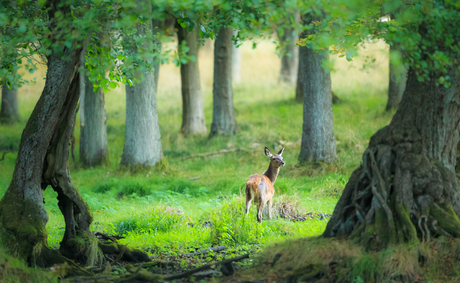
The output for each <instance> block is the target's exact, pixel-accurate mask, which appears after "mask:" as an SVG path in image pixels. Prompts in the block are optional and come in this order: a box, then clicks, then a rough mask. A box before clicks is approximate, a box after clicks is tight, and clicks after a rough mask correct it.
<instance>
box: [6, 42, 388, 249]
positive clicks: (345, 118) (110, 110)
mask: <svg viewBox="0 0 460 283" xmlns="http://www.w3.org/2000/svg"><path fill="white" fill-rule="evenodd" d="M166 47H167V46H166ZM242 48H243V49H242V56H243V57H242V62H243V66H242V78H243V81H242V82H241V84H238V85H235V86H234V103H235V109H236V119H237V122H238V128H239V130H238V133H237V135H235V136H231V137H214V138H212V139H209V138H208V137H207V136H204V137H201V136H198V137H187V138H186V137H184V136H182V135H181V134H180V125H181V98H180V84H178V82H179V81H180V79H179V70H178V69H177V68H176V67H174V66H172V65H164V66H162V68H161V71H160V83H159V94H158V97H157V99H158V109H159V119H160V129H161V135H162V146H163V151H164V156H165V162H164V163H163V164H162V166H161V168H153V169H151V170H150V171H148V170H145V171H144V172H138V173H137V174H132V173H130V172H128V171H126V170H119V163H120V158H121V155H122V151H123V142H124V128H125V126H124V123H125V105H124V103H125V96H124V89H116V90H113V91H111V92H109V93H107V94H106V100H105V101H106V108H107V131H108V146H109V154H110V161H111V166H107V167H100V168H93V169H82V168H81V167H80V165H79V164H78V163H75V162H72V161H71V162H70V167H71V172H72V178H73V182H74V184H75V186H76V187H77V188H78V189H79V191H80V193H81V194H82V195H83V197H84V199H85V200H86V201H87V202H88V204H89V206H90V207H91V209H92V211H93V212H94V222H93V225H92V229H93V230H94V231H105V232H107V233H109V234H120V235H124V236H125V237H126V239H124V240H122V242H123V243H127V244H130V245H132V246H136V247H140V248H144V249H145V250H147V251H149V252H151V253H156V254H167V255H178V254H181V253H184V252H188V251H191V250H196V249H199V248H207V247H209V246H211V245H222V244H223V245H227V246H229V247H231V248H232V249H233V250H234V251H235V252H236V251H238V250H239V249H246V250H249V249H256V250H257V249H259V248H260V247H263V246H265V245H267V244H273V243H275V242H280V241H284V240H286V239H295V238H300V237H308V236H315V235H320V234H321V233H322V232H323V231H324V229H325V226H326V221H324V220H322V221H320V220H309V221H306V222H296V223H294V222H289V221H285V220H282V219H273V220H266V221H264V222H263V224H262V225H260V224H258V223H256V216H255V214H256V211H255V207H254V206H253V207H252V209H251V211H250V216H249V218H245V217H244V184H245V181H246V180H247V177H248V176H249V175H251V174H253V173H262V172H263V171H264V170H265V169H266V167H267V166H268V162H267V161H268V160H267V158H266V156H265V155H264V154H263V148H264V147H265V146H268V147H269V148H273V147H274V146H275V145H276V146H278V147H279V145H280V144H281V143H282V144H284V145H285V147H286V149H285V151H284V160H285V162H286V164H287V165H286V166H285V167H283V168H282V169H281V172H280V175H279V178H278V180H277V182H276V185H275V189H276V193H275V196H274V201H275V203H278V205H279V204H280V203H285V204H286V203H291V204H292V205H294V206H295V207H294V208H293V209H294V210H296V211H297V212H298V213H304V212H310V211H315V212H325V213H332V212H333V209H334V207H335V204H336V203H337V201H338V199H339V197H340V195H341V192H342V190H343V188H344V187H345V184H346V183H347V181H348V178H349V176H350V174H351V172H352V171H353V170H354V169H355V168H356V167H357V166H359V164H360V162H361V155H362V153H363V151H364V149H365V148H366V147H367V144H368V142H369V139H370V137H371V136H372V134H373V133H375V132H376V131H377V130H378V129H380V128H381V127H383V126H385V125H386V124H388V123H389V121H390V119H391V117H392V113H385V112H384V107H385V104H386V89H387V85H388V67H387V65H388V56H387V55H388V54H387V50H386V48H387V47H386V46H385V45H384V44H382V43H378V44H375V45H371V46H369V48H367V49H366V52H368V53H372V54H375V56H376V58H377V60H376V63H375V65H376V66H375V68H374V69H366V70H360V67H361V65H360V64H361V63H362V60H360V59H359V58H357V59H356V60H355V62H353V63H351V64H350V63H348V62H346V61H344V60H341V59H338V58H333V61H334V62H335V71H334V72H333V73H332V81H333V90H334V92H335V93H336V94H337V95H338V96H339V97H340V98H341V99H342V101H343V102H342V103H341V104H339V105H334V106H333V111H334V130H335V136H336V140H337V151H338V161H337V163H336V164H335V165H334V166H312V165H302V166H301V165H298V164H297V156H298V154H299V151H300V138H301V134H302V132H301V129H302V111H303V110H302V105H299V104H296V103H295V102H294V101H293V97H294V91H295V89H294V87H293V86H289V85H279V84H278V83H277V76H278V70H279V59H278V58H277V57H276V55H275V54H274V49H275V46H274V45H273V44H271V43H267V42H261V43H260V44H259V45H258V48H257V49H255V50H252V49H251V47H250V44H245V45H243V47H242ZM382 50H383V51H382ZM200 52H201V53H200V69H201V74H200V75H201V78H202V91H203V99H204V106H205V116H206V125H207V127H208V129H209V128H210V124H211V120H212V53H211V52H212V50H211V49H209V47H203V48H202V49H201V50H200ZM40 71H41V72H44V70H40ZM42 87H43V83H40V84H38V83H37V84H36V85H33V86H26V87H23V88H21V89H20V91H19V93H20V94H19V100H20V102H19V103H20V105H21V117H22V119H21V122H20V123H19V124H17V125H15V126H4V125H1V126H0V151H4V150H9V149H12V150H13V151H14V152H13V153H9V154H7V155H6V157H5V160H3V161H1V162H0V197H1V196H2V195H3V194H4V192H5V191H6V189H7V187H8V185H9V183H10V181H11V178H12V174H13V169H14V164H15V158H16V154H17V150H18V146H19V140H20V136H21V133H22V129H23V128H24V126H25V123H26V121H27V117H28V116H29V115H30V113H31V111H32V109H33V107H34V104H35V102H36V101H37V99H38V97H39V95H40V92H41V89H42ZM78 124H79V123H78V122H77V125H78ZM75 134H76V141H77V144H76V147H75V148H76V159H77V161H78V158H79V154H78V148H79V144H78V141H79V127H76V129H75ZM236 147H238V148H244V149H246V150H245V151H239V152H233V153H228V154H225V155H218V156H215V157H209V158H190V159H186V160H184V159H183V157H185V156H190V155H194V154H198V153H207V152H214V151H218V150H221V149H227V148H236ZM107 174H108V177H107ZM192 177H199V178H195V179H190V178H192ZM44 195H45V200H46V208H47V211H48V213H49V222H48V224H47V230H48V232H49V235H48V242H49V244H50V245H51V246H52V247H55V248H57V247H58V245H59V242H60V241H61V239H62V236H63V233H64V220H63V217H62V215H61V213H60V211H59V208H58V205H57V200H56V193H55V192H54V191H52V189H50V188H48V189H47V190H46V191H45V194H44ZM265 219H266V218H265ZM206 221H210V222H211V223H212V225H211V226H210V227H205V226H202V224H203V223H205V222H206ZM192 226H193V227H192Z"/></svg>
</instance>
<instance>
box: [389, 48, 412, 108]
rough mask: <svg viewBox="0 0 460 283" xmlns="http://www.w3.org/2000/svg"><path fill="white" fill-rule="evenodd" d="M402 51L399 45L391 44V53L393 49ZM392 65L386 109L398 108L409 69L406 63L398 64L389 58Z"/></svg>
mask: <svg viewBox="0 0 460 283" xmlns="http://www.w3.org/2000/svg"><path fill="white" fill-rule="evenodd" d="M395 50H397V51H401V50H400V49H399V48H398V47H397V46H391V45H390V54H391V52H392V51H395ZM389 62H390V63H389V65H390V70H389V71H390V82H389V85H388V102H387V106H386V108H385V110H386V111H389V110H391V109H394V108H398V105H399V102H400V101H401V98H402V96H403V93H404V89H405V88H406V81H407V69H406V67H405V66H404V65H396V64H394V62H393V60H391V56H390V60H389Z"/></svg>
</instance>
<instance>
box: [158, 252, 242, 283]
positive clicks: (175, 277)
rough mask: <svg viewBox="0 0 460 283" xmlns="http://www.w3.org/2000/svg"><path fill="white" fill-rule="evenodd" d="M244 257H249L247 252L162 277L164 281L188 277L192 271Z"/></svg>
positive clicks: (206, 268)
mask: <svg viewBox="0 0 460 283" xmlns="http://www.w3.org/2000/svg"><path fill="white" fill-rule="evenodd" d="M245 258H249V254H245V255H241V256H238V257H234V258H229V259H224V260H222V261H219V262H215V263H210V264H206V265H203V266H201V267H198V268H195V269H192V270H189V271H186V272H183V273H180V274H176V275H172V276H168V277H164V280H165V281H171V280H174V279H179V278H185V277H188V276H190V275H192V274H194V273H197V272H199V271H203V270H208V269H211V268H212V267H213V266H215V265H219V264H221V265H226V264H229V263H232V262H235V261H240V260H242V259H245Z"/></svg>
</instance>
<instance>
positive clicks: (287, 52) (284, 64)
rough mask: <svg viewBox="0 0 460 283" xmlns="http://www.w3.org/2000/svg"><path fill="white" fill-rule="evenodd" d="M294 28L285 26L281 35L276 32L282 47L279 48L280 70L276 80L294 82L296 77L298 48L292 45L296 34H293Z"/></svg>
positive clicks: (295, 39)
mask: <svg viewBox="0 0 460 283" xmlns="http://www.w3.org/2000/svg"><path fill="white" fill-rule="evenodd" d="M294 31H295V29H294V28H285V29H284V32H283V35H282V36H280V35H279V34H278V38H279V40H280V43H281V44H282V46H283V48H282V50H281V52H282V57H281V70H280V76H279V79H278V81H279V82H284V83H290V84H295V83H296V79H297V71H298V63H299V49H297V48H296V47H294V44H295V43H296V42H297V40H298V36H295V35H294Z"/></svg>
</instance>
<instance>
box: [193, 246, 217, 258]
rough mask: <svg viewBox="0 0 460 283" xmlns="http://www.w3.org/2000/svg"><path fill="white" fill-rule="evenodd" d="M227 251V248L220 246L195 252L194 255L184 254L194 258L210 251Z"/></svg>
mask: <svg viewBox="0 0 460 283" xmlns="http://www.w3.org/2000/svg"><path fill="white" fill-rule="evenodd" d="M225 249H226V247H225V246H218V247H213V248H209V249H205V250H201V251H197V252H194V253H186V254H184V256H194V255H199V254H204V253H207V252H208V251H213V252H220V251H223V250H225Z"/></svg>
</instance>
